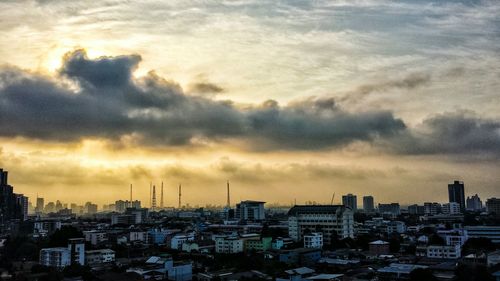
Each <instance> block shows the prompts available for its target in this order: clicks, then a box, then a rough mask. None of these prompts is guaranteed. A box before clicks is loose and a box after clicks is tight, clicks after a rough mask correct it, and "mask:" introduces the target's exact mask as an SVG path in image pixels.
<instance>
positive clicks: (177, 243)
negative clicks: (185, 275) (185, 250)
mask: <svg viewBox="0 0 500 281" xmlns="http://www.w3.org/2000/svg"><path fill="white" fill-rule="evenodd" d="M194 238H195V237H194V232H190V233H183V234H176V235H174V237H172V239H171V240H170V248H172V249H176V250H182V244H184V243H185V242H187V241H193V240H194Z"/></svg>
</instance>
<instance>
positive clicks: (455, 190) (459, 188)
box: [448, 181, 465, 212]
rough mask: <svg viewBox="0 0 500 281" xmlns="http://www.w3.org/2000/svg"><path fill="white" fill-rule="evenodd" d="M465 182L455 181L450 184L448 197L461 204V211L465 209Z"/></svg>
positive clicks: (451, 200) (450, 200)
mask: <svg viewBox="0 0 500 281" xmlns="http://www.w3.org/2000/svg"><path fill="white" fill-rule="evenodd" d="M464 189H465V188H464V182H462V181H454V182H453V183H450V184H448V198H449V200H448V201H449V202H456V203H458V204H459V205H460V211H461V212H464V211H465V191H464Z"/></svg>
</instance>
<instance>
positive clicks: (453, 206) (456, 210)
mask: <svg viewBox="0 0 500 281" xmlns="http://www.w3.org/2000/svg"><path fill="white" fill-rule="evenodd" d="M441 211H442V213H443V214H445V215H457V214H460V205H459V204H458V203H457V202H450V203H446V204H443V207H442V208H441Z"/></svg>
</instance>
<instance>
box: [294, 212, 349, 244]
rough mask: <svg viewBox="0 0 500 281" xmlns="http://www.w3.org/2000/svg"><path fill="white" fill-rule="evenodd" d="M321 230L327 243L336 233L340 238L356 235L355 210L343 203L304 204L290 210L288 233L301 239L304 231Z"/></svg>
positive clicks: (295, 238)
mask: <svg viewBox="0 0 500 281" xmlns="http://www.w3.org/2000/svg"><path fill="white" fill-rule="evenodd" d="M306 230H307V231H306ZM307 232H321V233H323V241H324V243H325V244H327V245H328V244H330V243H331V241H332V240H331V238H332V235H333V234H334V233H336V234H337V235H338V237H340V238H347V237H354V212H353V211H352V210H351V209H350V208H346V207H345V206H342V205H302V206H298V205H297V206H294V207H292V208H291V209H290V211H288V235H289V236H290V237H291V238H292V239H293V240H295V241H301V240H302V239H303V237H304V233H307Z"/></svg>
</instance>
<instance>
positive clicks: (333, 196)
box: [330, 192, 335, 205]
mask: <svg viewBox="0 0 500 281" xmlns="http://www.w3.org/2000/svg"><path fill="white" fill-rule="evenodd" d="M333 199H335V192H334V193H333V195H332V201H330V205H333Z"/></svg>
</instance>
